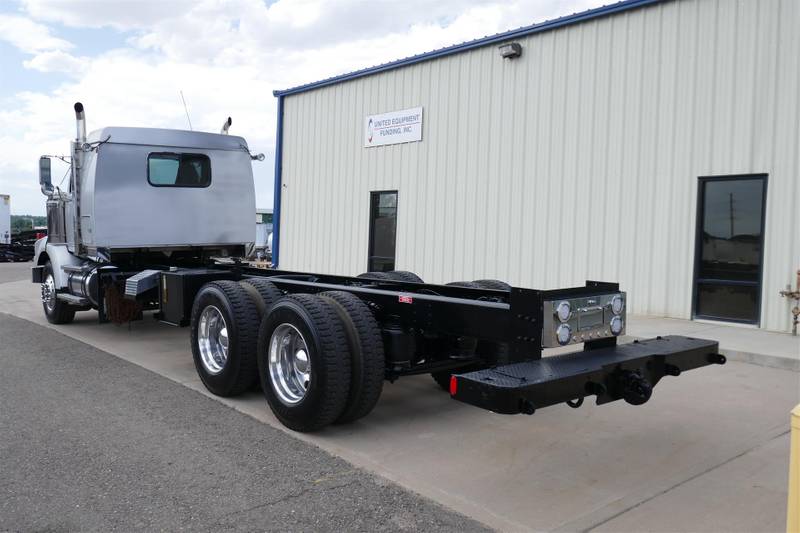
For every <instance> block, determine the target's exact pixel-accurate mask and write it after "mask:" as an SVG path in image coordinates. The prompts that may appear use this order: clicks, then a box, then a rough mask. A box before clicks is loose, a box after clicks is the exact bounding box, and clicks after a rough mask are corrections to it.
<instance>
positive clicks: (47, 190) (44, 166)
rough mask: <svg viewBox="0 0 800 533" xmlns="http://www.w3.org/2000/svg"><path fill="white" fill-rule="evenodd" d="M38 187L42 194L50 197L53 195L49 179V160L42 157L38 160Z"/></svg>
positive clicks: (50, 179)
mask: <svg viewBox="0 0 800 533" xmlns="http://www.w3.org/2000/svg"><path fill="white" fill-rule="evenodd" d="M39 185H40V186H41V188H42V194H46V195H50V194H52V193H53V183H52V178H51V177H50V158H49V157H47V156H42V157H40V158H39Z"/></svg>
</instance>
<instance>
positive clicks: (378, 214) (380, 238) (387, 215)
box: [367, 191, 397, 272]
mask: <svg viewBox="0 0 800 533" xmlns="http://www.w3.org/2000/svg"><path fill="white" fill-rule="evenodd" d="M369 235H370V237H369V262H368V265H367V269H368V270H369V272H385V271H387V270H394V256H395V241H396V236H397V191H380V192H373V193H371V195H370V231H369Z"/></svg>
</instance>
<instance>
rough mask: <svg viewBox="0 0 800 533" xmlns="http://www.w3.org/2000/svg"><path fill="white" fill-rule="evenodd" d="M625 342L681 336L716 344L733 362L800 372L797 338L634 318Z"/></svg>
mask: <svg viewBox="0 0 800 533" xmlns="http://www.w3.org/2000/svg"><path fill="white" fill-rule="evenodd" d="M626 332H627V335H626V338H625V339H624V340H632V339H649V338H653V337H656V336H658V335H684V336H686V337H695V338H698V339H708V340H715V341H717V342H719V347H720V353H722V354H724V355H725V356H726V357H728V359H730V360H732V361H742V362H745V363H752V364H756V365H760V366H769V367H772V368H780V369H783V370H792V371H794V372H800V336H792V335H790V334H788V333H778V332H774V331H765V330H763V329H758V328H755V327H752V326H740V325H727V324H722V323H718V322H706V321H694V320H680V319H676V318H658V317H648V316H639V315H633V316H629V317H628V325H627V328H626Z"/></svg>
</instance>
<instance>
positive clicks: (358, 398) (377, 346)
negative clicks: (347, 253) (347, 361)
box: [319, 291, 386, 424]
mask: <svg viewBox="0 0 800 533" xmlns="http://www.w3.org/2000/svg"><path fill="white" fill-rule="evenodd" d="M319 296H320V297H322V298H324V299H328V300H329V301H330V302H331V303H332V304H333V307H334V309H336V312H337V313H338V314H339V318H340V319H341V321H342V324H344V329H345V334H346V335H347V343H348V347H349V348H350V356H351V357H352V359H351V372H350V394H349V396H348V398H347V404H346V405H345V408H344V411H343V412H342V414H341V415H340V416H339V418H337V419H336V423H337V424H345V423H347V422H353V421H354V420H358V419H359V418H362V417H364V416H366V415H368V414H369V413H370V412H371V411H372V409H373V408H374V407H375V404H377V403H378V399H379V398H380V397H381V392H382V391H383V380H384V376H385V374H386V362H385V359H384V354H383V339H382V338H381V330H380V328H379V327H378V322H377V321H376V320H375V317H374V316H373V315H372V312H371V311H370V310H369V306H368V305H367V304H365V303H364V302H363V301H361V300H360V299H359V298H358V297H356V296H354V295H352V294H350V293H349V292H344V291H330V292H323V293H321V294H320V295H319Z"/></svg>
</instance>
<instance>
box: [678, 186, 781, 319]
mask: <svg viewBox="0 0 800 533" xmlns="http://www.w3.org/2000/svg"><path fill="white" fill-rule="evenodd" d="M766 188H767V176H766V175H754V176H753V175H750V176H725V177H709V178H700V186H699V193H698V214H697V249H696V254H695V284H694V316H695V317H697V318H709V319H714V320H726V321H731V322H744V323H748V324H758V322H759V316H760V312H761V272H762V264H763V250H764V208H765V200H766Z"/></svg>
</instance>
